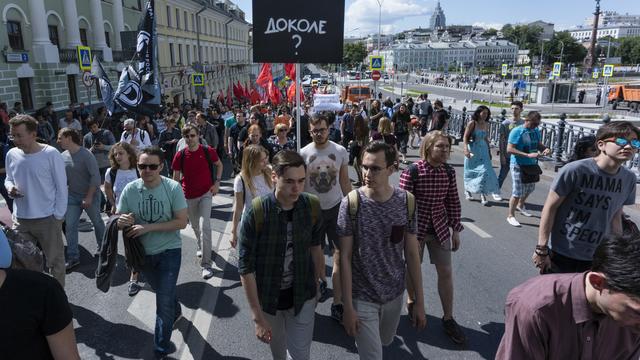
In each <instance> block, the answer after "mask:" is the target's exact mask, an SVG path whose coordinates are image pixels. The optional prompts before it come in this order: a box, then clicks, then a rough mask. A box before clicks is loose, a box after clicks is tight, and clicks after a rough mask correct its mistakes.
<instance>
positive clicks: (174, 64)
mask: <svg viewBox="0 0 640 360" xmlns="http://www.w3.org/2000/svg"><path fill="white" fill-rule="evenodd" d="M169 57H170V58H171V66H176V57H175V56H174V54H173V44H169Z"/></svg>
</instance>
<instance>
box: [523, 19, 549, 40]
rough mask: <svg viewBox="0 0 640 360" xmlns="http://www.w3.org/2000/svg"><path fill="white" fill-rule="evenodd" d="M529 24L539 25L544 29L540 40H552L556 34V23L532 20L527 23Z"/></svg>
mask: <svg viewBox="0 0 640 360" xmlns="http://www.w3.org/2000/svg"><path fill="white" fill-rule="evenodd" d="M527 25H528V26H537V27H539V28H540V29H542V33H541V34H540V38H539V39H538V40H551V39H553V34H554V25H553V24H552V23H548V22H545V21H542V20H538V21H534V22H530V23H528V24H527Z"/></svg>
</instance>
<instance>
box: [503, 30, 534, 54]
mask: <svg viewBox="0 0 640 360" xmlns="http://www.w3.org/2000/svg"><path fill="white" fill-rule="evenodd" d="M541 34H542V28H541V27H539V26H529V25H515V26H514V25H511V24H507V25H505V26H503V27H502V35H503V36H504V38H505V39H507V40H509V41H511V42H512V43H514V44H516V45H518V48H519V49H528V50H533V49H537V48H538V47H539V46H538V44H539V41H540V35H541Z"/></svg>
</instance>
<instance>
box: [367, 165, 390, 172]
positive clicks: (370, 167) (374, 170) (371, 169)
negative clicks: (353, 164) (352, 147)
mask: <svg viewBox="0 0 640 360" xmlns="http://www.w3.org/2000/svg"><path fill="white" fill-rule="evenodd" d="M387 168H388V166H387V167H384V168H381V167H380V166H375V165H373V166H368V165H362V170H363V171H366V172H369V171H370V172H371V173H373V174H377V173H379V172H380V171H382V170H384V169H387Z"/></svg>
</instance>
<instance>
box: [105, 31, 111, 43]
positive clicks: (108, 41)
mask: <svg viewBox="0 0 640 360" xmlns="http://www.w3.org/2000/svg"><path fill="white" fill-rule="evenodd" d="M104 41H105V42H106V43H107V46H108V47H111V39H109V32H108V31H105V32H104Z"/></svg>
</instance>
